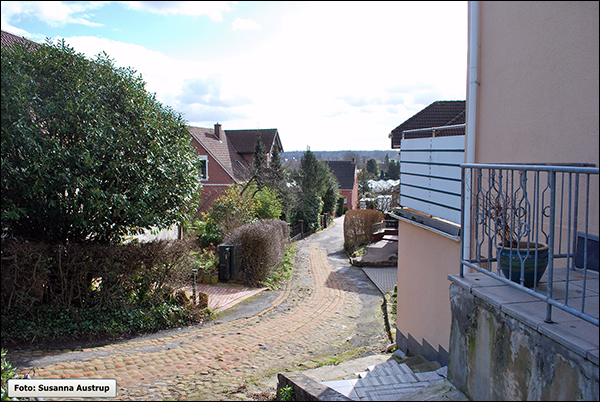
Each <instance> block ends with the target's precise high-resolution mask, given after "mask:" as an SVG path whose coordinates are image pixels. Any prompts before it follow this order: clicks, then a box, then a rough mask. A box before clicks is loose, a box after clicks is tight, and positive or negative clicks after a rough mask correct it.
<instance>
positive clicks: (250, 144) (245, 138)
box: [225, 128, 283, 154]
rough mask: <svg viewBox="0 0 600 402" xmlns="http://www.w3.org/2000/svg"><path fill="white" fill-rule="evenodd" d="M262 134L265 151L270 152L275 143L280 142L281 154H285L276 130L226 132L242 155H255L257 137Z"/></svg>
mask: <svg viewBox="0 0 600 402" xmlns="http://www.w3.org/2000/svg"><path fill="white" fill-rule="evenodd" d="M259 132H260V138H261V140H262V142H263V144H264V146H265V150H266V151H267V152H270V151H271V149H272V147H273V145H274V144H273V143H274V142H275V141H277V142H278V144H277V145H278V146H279V152H283V148H282V147H281V143H280V142H279V135H278V134H277V129H276V128H266V129H257V130H225V133H226V134H227V137H229V139H230V140H231V142H232V143H233V146H234V147H235V149H236V150H237V151H238V152H239V153H240V154H253V153H254V145H255V144H256V136H257V134H258V133H259Z"/></svg>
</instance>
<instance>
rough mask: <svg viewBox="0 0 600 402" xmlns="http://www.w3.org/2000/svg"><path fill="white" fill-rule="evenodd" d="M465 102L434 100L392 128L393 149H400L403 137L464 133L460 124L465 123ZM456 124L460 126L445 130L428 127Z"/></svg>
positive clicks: (444, 135) (443, 135) (442, 135)
mask: <svg viewBox="0 0 600 402" xmlns="http://www.w3.org/2000/svg"><path fill="white" fill-rule="evenodd" d="M465 104H466V102H465V101H464V100H456V101H436V102H433V103H432V104H431V105H429V106H427V107H426V108H425V109H423V110H421V111H420V112H419V113H417V114H415V115H414V116H412V117H411V118H410V119H408V120H406V121H405V122H404V123H402V124H400V125H399V126H398V127H396V128H395V129H393V130H392V132H391V134H390V138H391V139H392V149H400V142H401V140H403V139H412V138H427V137H446V136H452V135H464V134H465V128H464V126H460V125H462V124H465V115H466V110H465ZM455 125H459V127H455V128H446V129H443V130H431V129H428V128H431V127H440V126H455Z"/></svg>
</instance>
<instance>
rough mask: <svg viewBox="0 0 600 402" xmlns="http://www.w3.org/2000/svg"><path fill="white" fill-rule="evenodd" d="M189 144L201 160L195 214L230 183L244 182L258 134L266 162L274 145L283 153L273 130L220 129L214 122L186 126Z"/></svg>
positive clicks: (248, 176)
mask: <svg viewBox="0 0 600 402" xmlns="http://www.w3.org/2000/svg"><path fill="white" fill-rule="evenodd" d="M189 129H190V134H191V136H192V145H193V146H194V147H195V148H196V150H197V151H198V155H199V156H200V158H201V159H202V160H203V161H204V164H203V167H202V180H203V183H202V202H201V205H200V207H199V209H198V212H197V215H198V216H199V214H200V213H202V212H206V211H207V210H208V207H209V206H210V205H211V203H212V201H213V200H214V199H215V198H217V197H219V195H221V194H223V193H224V192H225V190H226V189H227V188H228V187H229V186H231V185H232V184H240V183H244V182H246V181H248V180H249V179H250V175H251V169H252V163H253V159H254V158H253V155H254V146H255V144H256V138H257V136H258V133H259V132H260V134H261V140H262V141H263V144H264V145H265V147H264V148H265V151H266V160H267V163H268V162H269V161H270V159H271V152H272V150H273V148H274V147H277V148H278V150H279V152H283V147H282V146H281V140H280V138H279V133H278V131H277V129H266V130H226V131H225V130H223V128H222V126H221V125H220V124H219V123H217V124H215V126H214V128H202V127H193V126H190V127H189Z"/></svg>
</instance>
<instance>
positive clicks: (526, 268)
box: [487, 194, 548, 288]
mask: <svg viewBox="0 0 600 402" xmlns="http://www.w3.org/2000/svg"><path fill="white" fill-rule="evenodd" d="M488 201H489V202H488V203H487V205H488V206H489V214H490V218H491V220H492V221H493V225H494V230H495V233H496V239H497V244H496V250H497V253H498V267H499V269H500V271H502V273H503V275H504V276H505V277H506V278H507V279H510V280H511V281H513V282H516V283H519V284H520V283H521V271H523V283H522V284H523V285H524V286H526V287H528V288H532V287H534V286H535V285H537V283H538V282H539V281H540V279H541V278H542V276H543V275H544V273H545V272H546V268H547V267H548V245H547V244H546V243H541V242H535V241H532V240H531V238H532V236H531V226H532V225H531V221H530V220H529V219H528V215H529V214H530V208H529V204H528V202H527V200H526V199H523V198H520V199H518V202H517V201H516V200H515V197H509V196H506V195H502V194H496V195H495V196H494V197H493V199H490V200H488Z"/></svg>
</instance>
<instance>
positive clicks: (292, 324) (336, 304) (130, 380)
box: [19, 237, 387, 400]
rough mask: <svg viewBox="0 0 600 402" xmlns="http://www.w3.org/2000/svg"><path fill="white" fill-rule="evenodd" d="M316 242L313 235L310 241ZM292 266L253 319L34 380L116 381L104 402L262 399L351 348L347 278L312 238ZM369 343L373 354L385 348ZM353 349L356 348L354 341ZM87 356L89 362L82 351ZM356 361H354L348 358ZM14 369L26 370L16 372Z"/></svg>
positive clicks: (352, 303) (77, 362)
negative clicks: (279, 381) (286, 379)
mask: <svg viewBox="0 0 600 402" xmlns="http://www.w3.org/2000/svg"><path fill="white" fill-rule="evenodd" d="M315 239H317V237H315ZM299 245H300V247H299V249H298V252H297V257H296V268H295V269H294V272H293V275H292V278H290V280H289V281H288V282H287V284H286V285H285V288H284V289H283V291H282V292H281V294H280V295H279V297H278V298H277V299H276V300H275V301H274V302H273V303H272V306H270V307H269V308H267V309H265V310H264V311H262V312H261V313H259V314H258V315H256V316H254V317H251V318H247V319H238V320H235V321H231V322H228V323H223V324H218V325H214V326H212V327H207V328H202V327H199V328H198V329H195V330H192V331H187V332H185V333H181V334H176V335H173V336H168V337H163V338H158V339H150V340H143V341H131V342H126V343H120V344H114V345H108V346H103V347H98V348H92V349H84V350H82V351H45V352H44V351H35V352H31V353H32V354H33V355H43V354H57V353H62V354H63V356H64V360H63V361H61V362H59V363H56V364H54V365H50V366H46V367H38V368H37V370H36V374H35V378H116V380H117V386H118V392H117V397H116V398H111V399H110V400H253V399H254V400H266V399H267V398H273V397H274V395H275V388H274V383H273V378H274V376H276V374H277V373H278V372H283V371H295V370H298V369H299V368H302V367H304V366H303V365H305V364H307V362H311V361H314V360H318V359H319V358H323V356H334V355H336V354H339V353H342V352H345V351H346V352H347V351H349V350H351V349H352V348H353V346H352V343H351V342H350V340H351V339H352V338H353V337H359V336H360V334H357V323H356V321H357V320H356V319H357V318H358V317H359V316H360V313H361V311H360V309H361V301H360V297H359V292H357V291H356V289H355V287H354V284H353V283H352V281H349V280H347V279H346V278H345V277H344V275H343V274H341V273H340V272H339V271H335V270H333V269H332V267H331V266H330V264H329V262H328V258H327V254H326V252H325V251H324V250H322V249H320V248H319V244H318V243H316V242H314V240H312V241H311V238H308V239H305V240H303V241H301V242H299ZM380 324H381V331H380V332H381V334H380V335H381V336H379V332H378V331H375V332H377V333H378V335H377V336H374V337H372V338H371V339H369V342H368V343H369V345H370V347H371V348H372V351H363V352H365V353H370V352H371V353H377V352H379V351H380V350H381V349H382V348H383V347H385V345H386V344H387V339H386V338H385V335H383V334H384V328H383V327H384V325H383V320H381V323H380ZM354 346H356V344H354ZM88 352H94V353H93V356H94V357H91V358H89V359H85V358H82V357H81V354H85V353H88ZM353 357H356V356H353ZM19 369H20V371H21V372H26V371H28V370H29V368H27V367H19Z"/></svg>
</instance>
